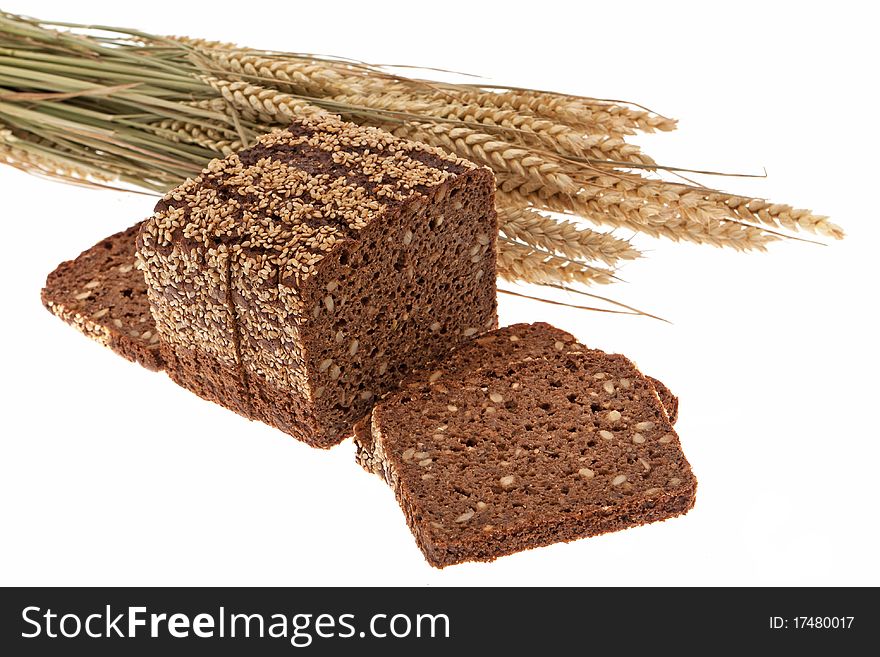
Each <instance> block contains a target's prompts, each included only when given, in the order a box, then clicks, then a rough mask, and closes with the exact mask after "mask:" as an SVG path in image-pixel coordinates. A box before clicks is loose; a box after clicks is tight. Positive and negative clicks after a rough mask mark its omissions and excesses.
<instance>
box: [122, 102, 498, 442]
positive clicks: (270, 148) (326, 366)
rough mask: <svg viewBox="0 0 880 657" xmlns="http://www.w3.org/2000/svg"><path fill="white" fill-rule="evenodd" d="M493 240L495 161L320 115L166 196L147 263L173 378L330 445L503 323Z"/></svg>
mask: <svg viewBox="0 0 880 657" xmlns="http://www.w3.org/2000/svg"><path fill="white" fill-rule="evenodd" d="M496 233H497V224H496V217H495V210H494V181H493V178H492V174H491V172H490V171H489V170H488V169H486V168H478V167H476V166H475V165H473V164H471V163H469V162H466V161H464V160H461V159H459V158H456V157H453V156H450V155H447V154H445V153H443V152H442V151H440V150H437V149H433V148H430V147H428V146H425V145H422V144H418V143H414V142H408V141H404V140H400V139H397V138H395V137H392V136H391V135H389V134H387V133H385V132H382V131H380V130H376V129H372V128H364V127H359V126H356V125H354V124H350V123H344V122H340V121H335V120H330V119H306V120H302V121H298V122H296V123H294V124H293V125H292V126H291V127H290V128H289V129H288V130H285V131H279V132H275V133H272V134H269V135H266V136H264V137H262V138H260V140H259V142H258V143H257V145H256V146H254V147H252V148H250V149H248V150H245V151H242V152H240V153H238V154H235V155H231V156H229V157H227V158H226V159H223V160H215V161H214V162H212V163H211V164H210V165H209V166H208V168H207V169H206V170H205V171H204V172H203V173H202V174H201V175H200V176H199V177H197V178H195V179H192V180H188V181H186V182H185V183H184V184H183V185H181V186H180V187H178V188H177V189H175V190H173V191H172V192H170V193H169V194H167V195H166V196H165V197H164V198H163V199H162V201H161V202H160V203H159V204H158V205H157V207H156V212H155V214H154V215H153V216H152V217H151V218H149V219H148V220H146V221H145V222H144V224H143V226H142V228H141V232H140V236H139V238H138V257H139V262H140V266H141V268H142V270H143V274H144V277H145V280H146V284H147V291H148V297H149V301H150V306H151V310H152V314H153V317H154V319H155V322H156V329H157V331H158V335H159V344H160V351H161V354H162V358H163V359H164V361H165V367H166V370H167V372H168V374H169V375H170V376H171V378H172V379H174V380H175V381H176V382H178V383H179V384H180V385H182V386H184V387H186V388H189V389H190V390H192V391H193V392H195V393H197V394H199V395H201V396H202V397H204V398H206V399H209V400H212V401H216V402H218V403H220V404H223V405H224V406H227V407H228V408H231V409H232V410H234V411H236V412H238V413H240V414H242V415H245V416H247V417H250V418H253V419H258V420H262V421H263V422H266V423H268V424H271V425H273V426H275V427H278V428H279V429H281V430H283V431H285V432H287V433H289V434H291V435H293V436H296V437H297V438H300V439H302V440H304V441H306V442H308V443H310V444H312V445H315V446H320V447H328V446H330V445H333V444H335V443H337V442H339V441H340V440H342V439H344V438H346V437H348V436H349V435H351V429H352V425H353V423H354V422H355V421H356V420H357V419H358V418H360V417H362V416H364V415H365V414H366V413H367V412H368V411H369V409H370V407H371V406H372V404H373V403H374V400H375V399H376V398H378V397H379V396H381V395H382V394H384V393H386V392H387V391H389V390H391V389H392V388H393V387H394V386H396V385H397V384H398V382H399V381H400V380H401V378H402V377H404V376H405V375H406V374H407V372H408V371H410V370H412V369H415V368H419V367H422V366H424V365H425V364H426V363H428V362H430V361H432V360H436V359H438V358H440V357H441V356H442V355H443V354H445V353H446V352H448V351H449V350H450V349H451V348H452V347H454V346H455V345H456V344H458V343H460V342H462V341H464V340H467V339H469V338H471V337H472V336H474V335H476V334H480V333H482V332H484V331H486V330H488V329H492V328H494V327H495V326H496V325H497V317H496V296H495V240H496Z"/></svg>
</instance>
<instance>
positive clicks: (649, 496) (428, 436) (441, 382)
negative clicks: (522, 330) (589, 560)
mask: <svg viewBox="0 0 880 657" xmlns="http://www.w3.org/2000/svg"><path fill="white" fill-rule="evenodd" d="M371 430H372V436H373V440H374V446H373V453H374V458H375V459H376V460H377V461H378V462H379V463H380V465H379V467H378V468H377V469H379V470H380V471H381V472H382V473H383V474H384V475H385V477H386V479H387V481H388V483H389V484H390V485H391V487H392V488H393V490H394V492H395V495H396V497H397V500H398V502H399V504H400V506H401V508H402V509H403V512H404V515H405V517H406V521H407V523H408V525H409V527H410V529H411V530H412V532H413V535H414V536H415V539H416V543H417V544H418V546H419V547H420V548H421V550H422V552H423V553H424V555H425V558H426V559H427V560H428V562H429V563H430V564H431V565H433V566H436V567H444V566H448V565H451V564H456V563H460V562H463V561H491V560H494V559H495V558H497V557H500V556H503V555H506V554H511V553H513V552H517V551H520V550H525V549H529V548H534V547H538V546H542V545H548V544H550V543H555V542H558V541H571V540H574V539H578V538H582V537H586V536H593V535H596V534H602V533H605V532H610V531H615V530H620V529H625V528H628V527H632V526H635V525H640V524H644V523H648V522H654V521H657V520H664V519H666V518H670V517H673V516H676V515H680V514H682V513H685V512H687V511H688V510H689V509H690V508H691V507H692V506H693V504H694V499H695V494H696V485H697V483H696V479H695V478H694V475H693V473H692V472H691V468H690V465H689V464H688V462H687V459H686V458H685V456H684V453H683V452H682V449H681V445H680V443H679V440H678V436H677V435H676V433H675V431H674V430H673V428H672V425H671V424H670V422H669V419H668V417H667V416H666V413H665V412H664V411H663V408H662V407H661V404H660V401H659V399H658V397H657V395H656V393H655V391H654V388H653V386H652V385H651V384H650V383H649V382H648V381H647V380H646V379H645V377H644V376H642V374H641V373H640V372H639V371H638V370H637V369H636V367H635V366H634V365H633V364H632V363H631V362H630V361H629V360H627V359H626V358H625V357H623V356H620V355H609V354H605V353H603V352H601V351H596V350H587V349H584V350H581V351H573V352H567V353H565V354H564V355H563V356H562V357H553V358H532V357H525V358H524V359H523V360H519V361H516V362H513V363H511V362H501V363H495V364H492V363H487V364H486V365H485V366H484V367H482V368H478V369H475V370H474V369H464V370H460V371H458V372H457V373H456V374H454V375H450V376H448V377H443V378H440V379H437V380H435V381H434V382H431V381H425V382H423V383H421V385H417V386H409V387H407V388H405V389H403V390H401V391H400V392H397V393H392V394H391V395H389V396H388V397H387V398H386V399H384V400H383V401H382V402H381V403H379V404H377V405H376V407H375V408H374V409H373V413H372V426H371Z"/></svg>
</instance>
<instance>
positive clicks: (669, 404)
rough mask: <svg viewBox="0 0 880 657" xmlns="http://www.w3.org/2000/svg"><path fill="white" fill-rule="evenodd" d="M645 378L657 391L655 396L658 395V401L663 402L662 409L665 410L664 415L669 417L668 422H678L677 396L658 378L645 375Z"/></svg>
mask: <svg viewBox="0 0 880 657" xmlns="http://www.w3.org/2000/svg"><path fill="white" fill-rule="evenodd" d="M645 378H646V379H648V381H650V382H651V383H652V384H653V385H654V390H656V391H657V396H658V397H660V402H661V403H662V404H663V410H665V411H666V415H667V416H668V417H669V422H670V423H671V424H675V423H676V422H678V397H677V396H676V395H674V394H672V391H671V390H670V389H669V388H668V387H667V386H666V384H665V383H663V382H662V381H660V380H659V379H655V378H654V377H653V376H645Z"/></svg>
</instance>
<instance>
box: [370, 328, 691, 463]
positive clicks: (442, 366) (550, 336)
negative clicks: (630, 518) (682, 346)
mask: <svg viewBox="0 0 880 657" xmlns="http://www.w3.org/2000/svg"><path fill="white" fill-rule="evenodd" d="M580 349H586V347H584V346H583V345H580V344H579V343H578V342H577V340H576V338H575V337H574V336H573V335H572V334H571V333H568V332H566V331H563V330H562V329H558V328H556V327H555V326H551V325H550V324H546V323H544V322H535V323H533V324H513V325H511V326H505V327H503V328H500V329H497V330H495V331H489V332H488V333H485V334H483V335H481V336H480V337H479V338H476V339H474V340H471V341H470V342H466V343H464V344H462V345H459V346H458V347H457V348H456V349H455V350H454V351H453V352H452V353H451V354H449V355H448V356H447V357H446V358H445V359H444V360H442V361H440V362H438V363H434V364H432V365H431V366H429V367H428V368H426V369H423V370H418V371H416V372H413V373H412V374H410V376H409V377H407V380H406V381H404V382H403V383H402V384H401V388H402V389H403V390H407V389H410V388H412V389H419V388H421V387H422V386H423V385H424V384H425V383H426V382H427V383H437V382H442V381H444V380H446V379H449V378H452V379H455V378H456V377H458V376H459V375H460V374H461V373H462V372H465V371H475V370H477V369H479V368H481V367H484V366H486V365H496V366H500V365H503V364H504V363H509V362H514V361H517V360H522V359H523V358H527V357H531V358H564V357H566V353H567V352H569V351H576V350H580ZM648 379H649V380H650V382H651V384H653V386H654V388H655V390H656V391H657V393H658V396H660V400H661V402H663V401H664V399H670V398H671V399H673V400H674V399H676V398H675V396H674V395H672V393H671V392H670V391H669V389H668V388H667V387H666V386H665V385H663V384H662V383H661V382H660V381H658V380H657V379H653V378H651V377H648ZM661 388H662V390H663V391H664V392H663V394H662V395H661V394H660V389H661ZM665 410H666V408H665V403H664V411H665ZM669 419H670V423H672V424H674V423H675V420H674V419H673V418H672V417H670V418H669ZM353 435H354V443H355V449H356V453H355V458H356V459H357V462H358V463H359V464H360V465H361V466H362V467H363V468H364V469H365V470H368V471H370V472H374V473H376V474H380V475H381V474H382V472H381V461H379V460H378V459H376V458H375V454H374V452H373V438H372V434H371V432H370V417H369V416H366V417H364V418H361V420H359V421H358V422H357V423H356V424H355V425H354V430H353Z"/></svg>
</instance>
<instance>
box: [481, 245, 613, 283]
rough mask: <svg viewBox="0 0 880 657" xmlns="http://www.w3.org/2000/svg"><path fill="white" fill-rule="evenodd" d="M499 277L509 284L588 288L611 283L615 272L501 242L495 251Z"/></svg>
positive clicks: (538, 250) (527, 247)
mask: <svg viewBox="0 0 880 657" xmlns="http://www.w3.org/2000/svg"><path fill="white" fill-rule="evenodd" d="M497 268H498V274H499V275H500V276H502V277H503V278H505V279H506V280H508V281H511V282H513V281H522V282H524V283H558V282H559V281H564V282H566V283H581V284H584V285H591V284H596V283H610V282H611V281H612V280H614V272H613V271H611V270H609V269H603V268H601V267H591V266H589V265H587V264H585V263H581V262H576V261H574V260H571V259H569V258H563V257H559V256H555V255H552V254H549V253H547V252H545V251H542V250H540V249H534V248H532V247H530V246H528V245H525V244H520V243H518V242H514V241H509V240H503V241H501V242H499V248H498V264H497Z"/></svg>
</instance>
